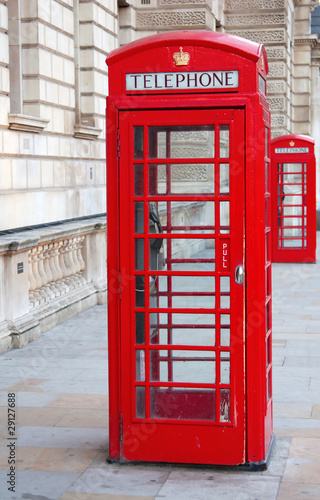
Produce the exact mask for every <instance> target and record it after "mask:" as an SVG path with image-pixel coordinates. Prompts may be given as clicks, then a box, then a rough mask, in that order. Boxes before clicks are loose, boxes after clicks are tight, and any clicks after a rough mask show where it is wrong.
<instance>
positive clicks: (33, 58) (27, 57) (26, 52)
mask: <svg viewBox="0 0 320 500" xmlns="http://www.w3.org/2000/svg"><path fill="white" fill-rule="evenodd" d="M41 52H43V51H41ZM22 73H23V74H24V75H38V74H39V51H38V49H35V48H26V49H22Z"/></svg>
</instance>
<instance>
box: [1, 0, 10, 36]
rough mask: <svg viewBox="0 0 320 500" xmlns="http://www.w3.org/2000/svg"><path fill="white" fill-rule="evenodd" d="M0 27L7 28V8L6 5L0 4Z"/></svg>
mask: <svg viewBox="0 0 320 500" xmlns="http://www.w3.org/2000/svg"><path fill="white" fill-rule="evenodd" d="M0 27H1V28H2V29H4V30H6V31H7V30H8V9H7V7H6V5H3V4H0Z"/></svg>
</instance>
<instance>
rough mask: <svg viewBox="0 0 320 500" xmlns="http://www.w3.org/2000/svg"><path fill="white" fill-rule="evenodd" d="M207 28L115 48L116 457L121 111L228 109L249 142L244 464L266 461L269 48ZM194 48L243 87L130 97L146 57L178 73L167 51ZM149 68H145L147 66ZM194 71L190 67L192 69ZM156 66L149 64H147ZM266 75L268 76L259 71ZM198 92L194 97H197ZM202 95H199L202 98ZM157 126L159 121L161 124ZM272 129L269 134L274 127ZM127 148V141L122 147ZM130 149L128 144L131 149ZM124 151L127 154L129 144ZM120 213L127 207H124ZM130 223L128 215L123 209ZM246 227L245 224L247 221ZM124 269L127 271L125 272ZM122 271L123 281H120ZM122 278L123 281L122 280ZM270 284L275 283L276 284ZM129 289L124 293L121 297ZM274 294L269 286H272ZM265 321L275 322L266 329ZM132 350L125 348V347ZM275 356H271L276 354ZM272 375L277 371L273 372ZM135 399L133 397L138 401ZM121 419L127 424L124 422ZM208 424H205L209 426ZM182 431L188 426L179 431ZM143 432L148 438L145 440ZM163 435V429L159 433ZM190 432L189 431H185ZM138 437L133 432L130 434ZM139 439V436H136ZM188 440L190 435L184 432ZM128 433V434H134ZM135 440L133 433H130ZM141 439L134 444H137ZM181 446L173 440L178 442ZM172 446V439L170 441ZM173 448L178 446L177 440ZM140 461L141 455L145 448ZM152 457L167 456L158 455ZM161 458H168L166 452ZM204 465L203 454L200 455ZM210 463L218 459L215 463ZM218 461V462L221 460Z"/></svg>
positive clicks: (117, 437)
mask: <svg viewBox="0 0 320 500" xmlns="http://www.w3.org/2000/svg"><path fill="white" fill-rule="evenodd" d="M221 35H222V34H217V33H206V32H199V33H197V32H179V33H166V34H163V35H157V36H155V37H149V38H148V39H144V40H140V41H139V42H135V43H134V44H130V45H129V46H128V47H124V48H122V49H119V50H117V51H114V52H113V53H111V55H110V56H109V59H108V64H109V80H110V97H109V98H108V99H107V135H108V142H107V154H108V156H107V158H108V168H107V189H108V277H109V288H108V294H109V297H108V305H109V308H108V318H109V402H110V404H109V406H110V417H109V418H110V428H109V434H110V444H109V453H110V459H115V460H117V459H120V460H126V456H123V455H122V454H121V453H122V442H121V434H120V432H119V429H121V421H122V417H123V403H124V395H125V394H127V395H128V388H127V387H124V386H123V384H122V383H121V379H122V370H127V367H126V366H124V365H123V364H121V356H120V349H121V348H123V346H122V337H121V335H122V334H121V329H122V327H123V325H122V324H121V320H120V303H121V300H123V293H125V288H126V286H128V283H129V284H130V279H131V278H130V274H127V273H128V269H127V268H126V267H124V268H121V269H120V261H119V254H120V248H121V247H122V246H123V244H125V243H126V242H125V241H121V240H119V237H118V235H119V224H120V212H121V210H123V208H122V207H121V204H120V199H119V193H120V192H121V190H122V187H121V186H120V184H119V177H118V172H119V170H118V167H117V165H118V157H117V152H116V151H117V147H116V144H117V131H118V126H119V121H118V120H119V114H120V113H121V114H122V115H125V114H127V116H128V117H129V116H130V114H131V113H133V114H134V112H135V110H139V109H140V110H159V109H164V110H172V112H173V113H172V116H174V114H175V110H179V109H181V110H183V109H185V108H188V109H194V110H195V109H198V110H199V114H200V116H201V110H206V109H213V108H215V109H216V108H223V109H226V108H228V109H231V110H232V109H239V108H242V109H243V110H244V114H245V144H239V147H240V148H241V150H242V151H243V154H244V155H245V158H246V160H245V211H246V216H245V221H244V232H245V235H246V248H245V250H246V262H245V271H246V308H245V311H244V312H245V317H246V321H245V324H242V325H239V327H241V329H242V328H243V326H245V333H246V342H245V358H244V368H245V374H246V375H245V377H246V378H245V383H246V398H245V406H246V438H245V461H246V462H248V463H260V462H263V461H264V460H265V459H266V455H267V451H268V447H269V445H270V440H271V436H272V397H271V398H269V399H268V395H267V379H268V373H271V363H269V368H268V369H267V370H266V357H267V343H268V345H269V351H270V343H271V310H270V307H269V318H268V321H267V313H266V306H267V304H268V303H271V302H270V301H271V298H270V296H267V297H266V286H267V280H266V276H267V275H269V277H270V278H269V282H270V279H271V268H270V265H269V264H270V262H268V261H267V256H266V253H267V252H266V244H265V242H266V237H267V236H266V234H267V232H268V231H267V230H266V227H265V207H266V201H265V199H266V196H267V195H265V164H266V157H267V156H268V154H265V146H266V141H265V128H266V127H267V128H269V127H270V115H269V112H268V105H267V103H266V99H265V97H264V96H263V94H262V93H261V92H259V91H258V88H259V78H262V79H265V75H266V73H267V61H266V57H265V52H264V49H263V48H262V47H261V46H258V45H257V44H253V43H251V42H248V41H245V40H241V39H238V38H234V37H228V36H227V35H223V36H221ZM180 45H183V47H187V50H188V51H189V50H190V51H191V52H192V68H193V69H194V68H196V69H197V70H198V68H200V69H208V61H211V62H210V65H211V64H212V61H214V64H215V66H216V68H217V63H218V64H219V69H221V70H222V69H224V68H229V69H230V68H232V69H235V68H237V69H238V70H239V89H237V91H236V92H230V93H227V92H224V91H222V92H221V93H216V94H214V93H200V92H197V93H193V94H192V93H189V94H188V92H183V93H182V94H181V93H180V95H179V94H178V93H176V92H172V93H171V95H170V94H168V93H167V94H162V95H147V94H144V95H143V94H141V93H140V95H129V93H126V92H125V89H124V86H123V85H124V84H123V81H124V75H125V73H126V72H128V71H130V72H131V71H143V70H144V64H145V61H157V68H156V69H154V71H166V70H170V71H175V70H176V69H174V68H173V67H172V65H171V64H169V63H168V54H169V55H171V53H172V52H173V51H174V50H178V49H179V46H180ZM145 69H146V68H145ZM185 69H186V70H188V69H189V68H188V67H187V68H185ZM148 70H150V65H149V67H148ZM260 75H262V76H260ZM191 94H192V95H191ZM195 94H196V95H195ZM155 124H156V123H155ZM268 134H269V132H268ZM123 147H124V146H122V148H123ZM124 148H125V147H124ZM124 151H125V152H124V153H123V149H122V151H121V155H122V154H125V155H126V154H128V152H127V151H126V148H125V149H124ZM119 211H120V212H119ZM121 217H122V220H123V222H124V221H125V214H124V213H123V214H122V216H121ZM240 223H241V224H242V222H240ZM128 250H129V249H128ZM119 270H120V271H121V274H119ZM119 276H120V278H119ZM118 279H121V283H119V282H118ZM269 286H270V285H269ZM121 288H122V296H121V293H120V292H121ZM269 291H270V290H269ZM266 325H268V327H267V329H266ZM124 348H125V347H124ZM269 361H271V354H270V353H269ZM269 379H270V376H269ZM131 396H132V395H130V396H129V399H130V400H131ZM119 422H120V423H119ZM176 425H177V427H176V432H177V434H178V433H180V432H181V431H182V429H183V428H184V429H187V428H188V425H186V424H182V425H181V424H176ZM204 427H205V426H204ZM180 429H181V431H180ZM138 432H139V435H140V439H142V440H147V441H148V442H149V436H148V432H146V429H145V428H144V427H143V424H141V428H140V430H139V431H138ZM141 432H142V437H141ZM154 432H156V431H154ZM183 432H185V431H183ZM131 437H132V436H131ZM133 437H134V438H135V439H136V437H137V436H133ZM184 437H185V439H186V442H187V440H188V439H187V438H188V434H185V436H184ZM127 438H128V436H127ZM129 438H130V436H129ZM135 439H134V441H133V443H136V440H135ZM173 443H174V442H173ZM171 444H172V443H171ZM173 445H174V444H173ZM135 459H136V460H140V459H141V458H139V453H137V454H136V458H135ZM150 459H152V460H155V461H158V460H160V458H159V455H158V454H157V453H156V452H155V453H154V455H153V458H150ZM161 460H164V461H167V459H166V456H165V455H164V456H162V457H161ZM183 461H186V462H188V461H189V460H188V450H187V449H186V450H185V456H184V460H183ZM196 461H198V462H199V463H203V460H202V458H201V454H199V456H198V458H197V460H196ZM208 463H211V462H210V461H208ZM214 463H217V462H214ZM218 463H226V464H228V463H234V462H233V461H232V447H231V448H230V449H225V450H223V449H221V450H220V459H219V461H218Z"/></svg>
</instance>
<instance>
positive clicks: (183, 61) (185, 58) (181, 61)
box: [173, 47, 190, 66]
mask: <svg viewBox="0 0 320 500" xmlns="http://www.w3.org/2000/svg"><path fill="white" fill-rule="evenodd" d="M179 50H180V51H179V52H175V53H174V54H173V59H174V63H175V65H176V66H187V64H188V62H189V61H190V54H189V52H183V49H182V47H180V49H179Z"/></svg>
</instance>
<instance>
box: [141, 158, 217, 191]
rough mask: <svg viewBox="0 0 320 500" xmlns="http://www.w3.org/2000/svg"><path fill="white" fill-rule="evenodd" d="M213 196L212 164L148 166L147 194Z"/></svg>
mask: <svg viewBox="0 0 320 500" xmlns="http://www.w3.org/2000/svg"><path fill="white" fill-rule="evenodd" d="M196 193H198V194H208V195H210V194H211V195H212V194H214V164H212V163H204V164H203V163H201V164H200V163H190V164H189V163H185V164H183V165H176V164H175V165H170V164H169V165H149V194H150V195H159V194H161V195H170V194H196Z"/></svg>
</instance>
